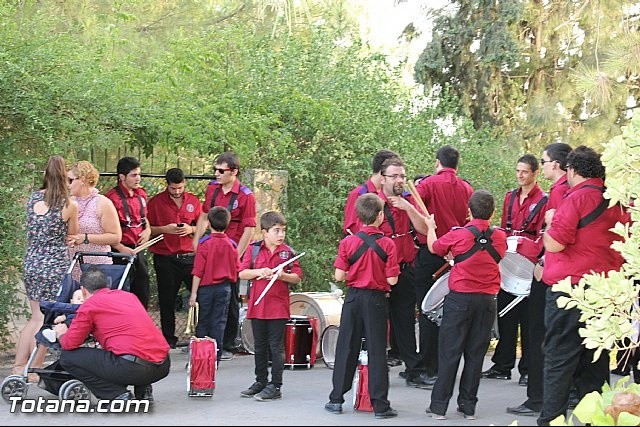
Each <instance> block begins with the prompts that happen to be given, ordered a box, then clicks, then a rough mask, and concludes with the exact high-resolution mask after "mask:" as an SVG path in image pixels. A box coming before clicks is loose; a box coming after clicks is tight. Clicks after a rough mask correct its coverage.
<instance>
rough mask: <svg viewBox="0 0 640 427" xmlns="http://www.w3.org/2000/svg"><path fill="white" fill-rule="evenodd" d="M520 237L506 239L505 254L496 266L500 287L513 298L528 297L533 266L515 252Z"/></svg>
mask: <svg viewBox="0 0 640 427" xmlns="http://www.w3.org/2000/svg"><path fill="white" fill-rule="evenodd" d="M519 238H520V236H509V237H507V252H506V253H505V255H504V257H503V258H502V260H501V261H500V263H499V264H498V266H499V267H500V277H501V282H500V287H501V288H502V289H503V290H504V291H506V292H509V293H510V294H512V295H515V296H524V297H526V296H528V295H529V292H530V291H531V281H532V280H533V268H534V267H535V264H534V263H533V262H531V261H529V259H527V258H526V257H525V256H523V255H520V254H519V253H517V252H516V249H517V247H518V239H519Z"/></svg>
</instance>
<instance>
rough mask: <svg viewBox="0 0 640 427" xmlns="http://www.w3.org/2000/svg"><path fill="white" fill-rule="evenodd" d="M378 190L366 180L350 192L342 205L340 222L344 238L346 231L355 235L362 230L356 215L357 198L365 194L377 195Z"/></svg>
mask: <svg viewBox="0 0 640 427" xmlns="http://www.w3.org/2000/svg"><path fill="white" fill-rule="evenodd" d="M377 192H378V190H377V189H376V186H375V185H373V182H372V181H371V179H368V180H367V181H366V182H364V183H362V184H360V185H358V186H357V187H356V188H354V189H353V190H351V192H350V193H349V196H347V202H346V203H345V205H344V221H343V222H342V232H343V233H344V235H345V236H346V235H347V234H349V232H348V231H347V229H349V230H350V231H351V234H356V233H357V232H358V231H360V229H361V228H362V222H360V219H358V214H357V213H356V202H357V201H358V197H360V196H362V195H363V194H367V193H374V194H375V193H377Z"/></svg>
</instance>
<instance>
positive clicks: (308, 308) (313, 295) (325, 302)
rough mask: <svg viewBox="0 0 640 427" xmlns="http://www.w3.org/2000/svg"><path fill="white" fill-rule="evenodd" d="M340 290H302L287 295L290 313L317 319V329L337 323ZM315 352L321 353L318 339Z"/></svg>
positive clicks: (340, 313) (340, 305)
mask: <svg viewBox="0 0 640 427" xmlns="http://www.w3.org/2000/svg"><path fill="white" fill-rule="evenodd" d="M343 303H344V300H343V298H342V292H341V291H340V290H338V291H335V292H302V293H292V294H291V295H290V296H289V310H290V312H291V315H292V316H293V315H297V316H304V317H306V316H309V317H315V318H317V319H318V322H319V325H318V326H319V328H318V331H324V330H325V329H326V328H327V327H328V326H330V325H339V324H340V316H341V315H342V304H343ZM316 347H317V348H316V354H317V355H321V354H322V349H321V346H320V341H318V344H317V346H316Z"/></svg>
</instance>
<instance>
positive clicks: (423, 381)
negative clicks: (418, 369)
mask: <svg viewBox="0 0 640 427" xmlns="http://www.w3.org/2000/svg"><path fill="white" fill-rule="evenodd" d="M436 379H438V377H430V376H428V375H427V374H425V373H422V374H420V375H418V376H417V377H413V378H411V379H410V378H407V379H406V382H407V386H409V387H415V388H422V389H425V390H429V389H432V388H433V385H434V384H435V383H436Z"/></svg>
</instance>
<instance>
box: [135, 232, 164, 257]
mask: <svg viewBox="0 0 640 427" xmlns="http://www.w3.org/2000/svg"><path fill="white" fill-rule="evenodd" d="M162 239H164V234H161V235H159V236H157V237H155V238H153V239H151V240H149V241H148V242H147V243H144V244H142V245H140V246H138V247H137V248H135V249H134V250H133V253H134V254H137V253H138V252H142V251H144V250H145V249H147V248H149V247H151V246H153V245H155V244H156V243H158V242H159V241H160V240H162Z"/></svg>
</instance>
